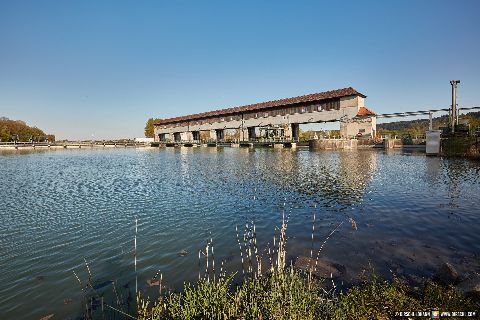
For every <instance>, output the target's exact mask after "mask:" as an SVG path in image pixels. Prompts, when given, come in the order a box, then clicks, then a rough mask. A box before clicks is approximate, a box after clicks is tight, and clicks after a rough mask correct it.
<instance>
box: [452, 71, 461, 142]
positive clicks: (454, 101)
mask: <svg viewBox="0 0 480 320" xmlns="http://www.w3.org/2000/svg"><path fill="white" fill-rule="evenodd" d="M459 83H460V80H451V81H450V84H451V85H452V109H451V110H452V112H451V118H450V121H451V123H450V126H451V129H452V133H455V125H457V124H458V115H457V84H459Z"/></svg>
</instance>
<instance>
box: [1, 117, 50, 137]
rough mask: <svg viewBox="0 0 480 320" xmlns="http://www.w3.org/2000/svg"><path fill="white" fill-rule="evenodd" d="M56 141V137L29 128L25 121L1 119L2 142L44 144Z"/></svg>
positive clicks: (37, 129) (35, 128) (34, 128)
mask: <svg viewBox="0 0 480 320" xmlns="http://www.w3.org/2000/svg"><path fill="white" fill-rule="evenodd" d="M47 139H48V141H55V135H53V134H46V133H45V132H43V130H41V129H39V128H37V127H30V126H28V125H27V124H26V123H25V121H22V120H12V119H9V118H6V117H0V142H9V141H21V142H28V141H34V142H43V141H46V140H47Z"/></svg>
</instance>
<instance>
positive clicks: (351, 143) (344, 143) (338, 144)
mask: <svg viewBox="0 0 480 320" xmlns="http://www.w3.org/2000/svg"><path fill="white" fill-rule="evenodd" d="M357 142H358V141H357V140H355V139H315V140H310V141H309V143H308V145H309V149H310V150H338V149H349V150H351V149H357Z"/></svg>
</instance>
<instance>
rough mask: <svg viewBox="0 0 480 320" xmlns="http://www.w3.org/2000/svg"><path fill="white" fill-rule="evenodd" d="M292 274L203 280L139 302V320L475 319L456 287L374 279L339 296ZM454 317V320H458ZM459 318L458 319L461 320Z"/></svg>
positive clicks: (472, 301) (473, 306)
mask: <svg viewBox="0 0 480 320" xmlns="http://www.w3.org/2000/svg"><path fill="white" fill-rule="evenodd" d="M324 288H325V282H321V281H318V280H309V279H308V277H306V276H302V275H301V274H299V273H297V272H296V271H295V270H293V269H292V268H289V269H287V270H285V271H282V272H273V273H271V274H269V275H268V276H266V277H263V278H257V277H253V278H247V279H246V280H245V281H244V282H243V283H242V284H240V285H238V286H236V287H233V286H232V284H231V279H230V278H220V279H218V280H216V281H213V280H211V281H207V280H202V281H200V282H199V283H198V284H197V285H195V286H190V285H186V286H185V287H184V290H183V292H182V293H174V294H171V295H168V296H165V297H162V298H160V299H158V300H157V301H151V300H150V299H148V298H146V299H145V298H143V297H141V296H140V297H139V298H138V299H137V303H138V309H137V313H138V319H145V320H146V319H155V320H156V319H399V318H404V319H414V318H415V319H419V318H432V319H433V318H434V317H433V315H434V313H435V312H439V314H441V315H443V316H446V315H449V318H450V319H459V318H464V317H467V316H468V317H470V318H472V319H476V318H477V317H478V315H479V313H478V310H479V301H478V299H476V298H475V297H470V296H467V295H465V294H463V293H461V292H459V291H458V290H457V289H456V288H455V287H453V286H448V285H442V284H439V283H436V282H434V281H431V280H428V281H426V282H425V283H424V284H423V285H422V286H421V287H411V286H409V285H408V284H406V283H405V282H403V281H402V280H400V279H395V280H394V281H393V282H387V281H382V280H381V279H379V278H378V277H376V276H375V275H370V277H366V278H365V281H364V283H363V284H362V285H359V286H356V287H353V288H351V289H350V290H348V291H346V292H344V293H337V292H335V290H334V289H329V290H325V289H324ZM455 314H457V315H459V316H458V317H456V316H455ZM460 315H461V316H460Z"/></svg>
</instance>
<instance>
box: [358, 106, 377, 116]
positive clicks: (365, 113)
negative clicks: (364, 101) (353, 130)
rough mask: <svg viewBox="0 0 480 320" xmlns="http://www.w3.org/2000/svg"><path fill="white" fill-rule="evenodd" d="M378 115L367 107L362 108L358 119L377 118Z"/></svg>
mask: <svg viewBox="0 0 480 320" xmlns="http://www.w3.org/2000/svg"><path fill="white" fill-rule="evenodd" d="M376 115H377V114H376V113H375V112H373V111H372V110H370V109H368V108H366V107H361V108H360V109H359V110H358V113H357V117H366V116H376Z"/></svg>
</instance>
